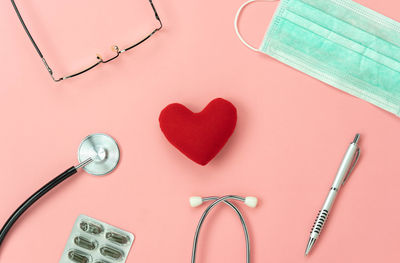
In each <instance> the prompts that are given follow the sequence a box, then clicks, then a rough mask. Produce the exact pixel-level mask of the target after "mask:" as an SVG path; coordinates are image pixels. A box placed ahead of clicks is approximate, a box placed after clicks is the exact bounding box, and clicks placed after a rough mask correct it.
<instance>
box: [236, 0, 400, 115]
mask: <svg viewBox="0 0 400 263" xmlns="http://www.w3.org/2000/svg"><path fill="white" fill-rule="evenodd" d="M254 1H256V0H251V1H248V2H246V3H245V4H244V5H242V7H241V8H240V9H239V11H238V13H237V15H236V19H235V28H236V32H237V33H238V36H239V38H240V39H241V40H242V41H243V43H245V45H246V46H248V47H250V48H251V49H253V50H256V51H260V52H263V53H265V54H268V55H269V56H271V57H273V58H275V59H277V60H279V61H281V62H283V63H285V64H288V65H290V66H292V67H294V68H296V69H298V70H300V71H302V72H304V73H306V74H308V75H310V76H312V77H314V78H317V79H319V80H321V81H323V82H326V83H328V84H329V85H332V86H334V87H336V88H338V89H340V90H343V91H345V92H348V93H350V94H352V95H354V96H356V97H359V98H361V99H363V100H366V101H368V102H370V103H372V104H375V105H376V106H378V107H381V108H382V109H385V110H387V111H389V112H392V113H394V114H396V115H398V116H400V23H398V22H396V21H394V20H392V19H390V18H388V17H385V16H383V15H381V14H379V13H377V12H375V11H372V10H371V9H368V8H366V7H364V6H362V5H359V4H357V3H355V2H353V1H350V0H282V1H281V2H280V4H279V7H278V9H277V10H276V12H275V15H274V18H273V20H272V22H271V23H270V26H269V29H268V30H267V33H266V34H265V37H264V40H263V42H262V44H261V46H260V48H259V49H256V48H253V47H251V46H250V45H249V44H247V43H246V42H245V41H244V40H243V38H242V37H241V36H240V34H239V31H238V29H237V20H238V17H239V14H240V12H241V10H242V9H243V7H244V6H245V5H247V4H249V3H250V2H254ZM264 1H265V0H264ZM270 1H271V0H270Z"/></svg>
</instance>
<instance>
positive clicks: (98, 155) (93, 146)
mask: <svg viewBox="0 0 400 263" xmlns="http://www.w3.org/2000/svg"><path fill="white" fill-rule="evenodd" d="M90 158H91V159H92V160H93V161H92V162H90V163H89V164H87V165H85V166H84V167H83V169H84V170H85V171H86V172H87V173H89V174H93V175H105V174H108V173H110V172H111V171H112V170H114V169H115V167H116V166H117V165H118V162H119V148H118V145H117V143H116V142H115V140H114V139H113V138H112V137H111V136H109V135H107V134H104V133H95V134H91V135H89V136H87V137H86V138H85V139H83V141H82V142H81V144H80V145H79V149H78V160H79V162H84V161H85V160H88V159H90Z"/></svg>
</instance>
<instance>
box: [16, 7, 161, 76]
mask: <svg viewBox="0 0 400 263" xmlns="http://www.w3.org/2000/svg"><path fill="white" fill-rule="evenodd" d="M149 2H150V5H151V7H152V8H153V11H154V15H155V17H156V19H157V21H158V22H159V23H160V26H159V27H157V28H156V29H154V30H153V31H152V32H151V33H150V34H148V35H147V36H146V37H145V38H143V39H142V40H140V41H139V42H137V43H135V44H134V45H132V46H129V47H127V48H125V49H119V47H118V46H113V47H112V50H113V51H114V52H116V54H115V55H114V56H113V57H111V58H110V59H107V60H103V59H102V58H101V56H99V55H97V62H96V63H94V64H93V65H91V66H90V67H88V68H86V69H84V70H82V71H79V72H78V73H75V74H72V75H68V76H66V77H62V78H55V77H54V75H53V70H52V69H51V68H50V66H49V65H48V64H47V62H46V59H45V58H44V56H43V54H42V52H41V51H40V49H39V47H38V46H37V45H36V43H35V40H33V38H32V35H31V33H30V32H29V30H28V28H27V27H26V25H25V23H24V20H23V19H22V17H21V14H20V13H19V10H18V8H17V5H16V4H15V2H14V0H11V3H12V5H13V7H14V10H15V12H16V13H17V16H18V18H19V21H20V22H21V24H22V26H23V28H24V30H25V33H26V34H27V35H28V37H29V39H30V40H31V42H32V44H33V46H34V47H35V49H36V52H37V53H38V54H39V56H40V58H41V59H42V61H43V64H44V65H45V67H46V69H47V71H48V72H49V73H50V76H51V78H52V79H53V80H54V81H55V82H58V81H61V80H64V79H69V78H73V77H76V76H78V75H81V74H82V73H85V72H86V71H89V70H91V69H92V68H95V67H96V66H98V65H100V64H102V63H107V62H110V61H111V60H114V59H116V58H117V57H119V55H120V54H121V53H123V52H125V51H128V50H130V49H132V48H134V47H136V46H138V45H140V44H142V43H143V42H145V41H146V40H147V39H149V38H150V37H151V36H152V35H154V34H155V33H156V32H157V31H159V30H160V29H161V28H162V27H163V24H162V22H161V19H160V17H159V16H158V13H157V10H156V8H155V7H154V4H153V1H152V0H149Z"/></svg>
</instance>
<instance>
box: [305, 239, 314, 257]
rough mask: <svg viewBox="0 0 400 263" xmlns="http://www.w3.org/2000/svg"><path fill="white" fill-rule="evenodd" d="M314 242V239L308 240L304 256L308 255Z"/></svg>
mask: <svg viewBox="0 0 400 263" xmlns="http://www.w3.org/2000/svg"><path fill="white" fill-rule="evenodd" d="M315 241H316V239H315V238H312V237H311V238H310V239H309V240H308V243H307V248H306V252H305V253H304V256H307V255H308V253H310V251H311V249H312V247H313V246H314V244H315Z"/></svg>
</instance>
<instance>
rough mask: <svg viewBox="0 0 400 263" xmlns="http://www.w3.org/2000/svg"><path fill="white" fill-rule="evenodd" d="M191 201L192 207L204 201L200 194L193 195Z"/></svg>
mask: <svg viewBox="0 0 400 263" xmlns="http://www.w3.org/2000/svg"><path fill="white" fill-rule="evenodd" d="M189 203H190V206H191V207H198V206H200V205H201V204H202V203H203V198H201V197H200V196H192V197H190V199H189Z"/></svg>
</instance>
